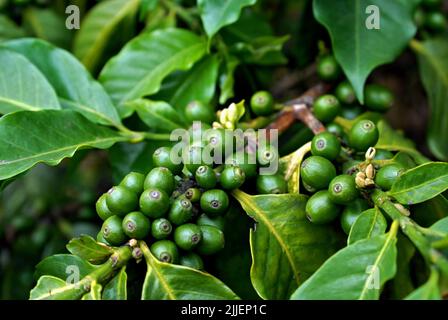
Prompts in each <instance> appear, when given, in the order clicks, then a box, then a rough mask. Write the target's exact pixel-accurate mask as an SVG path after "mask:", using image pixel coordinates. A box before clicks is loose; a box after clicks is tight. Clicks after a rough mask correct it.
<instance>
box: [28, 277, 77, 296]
mask: <svg viewBox="0 0 448 320" xmlns="http://www.w3.org/2000/svg"><path fill="white" fill-rule="evenodd" d="M84 293H85V289H84V288H83V287H82V286H78V285H77V284H67V283H66V282H65V281H64V280H61V279H59V278H55V277H52V276H42V277H41V278H40V279H39V281H38V282H37V285H36V286H35V287H34V288H33V289H32V290H31V292H30V300H78V299H79V298H81V297H82V296H83V294H84Z"/></svg>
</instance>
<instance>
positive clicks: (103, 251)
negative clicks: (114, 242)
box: [66, 235, 113, 264]
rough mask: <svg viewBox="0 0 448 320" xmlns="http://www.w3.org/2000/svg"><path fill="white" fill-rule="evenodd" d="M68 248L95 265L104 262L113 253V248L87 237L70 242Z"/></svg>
mask: <svg viewBox="0 0 448 320" xmlns="http://www.w3.org/2000/svg"><path fill="white" fill-rule="evenodd" d="M66 247H67V250H68V251H70V253H72V254H74V255H77V256H78V257H80V258H82V259H84V260H87V261H89V262H90V263H93V264H99V263H102V262H104V261H105V260H106V259H107V258H108V257H109V256H110V255H111V254H112V253H113V249H112V248H111V247H109V246H107V245H105V244H103V243H100V242H96V240H94V239H93V238H92V237H90V236H86V235H83V236H81V237H79V238H74V239H72V240H70V242H69V243H68V244H67V246H66Z"/></svg>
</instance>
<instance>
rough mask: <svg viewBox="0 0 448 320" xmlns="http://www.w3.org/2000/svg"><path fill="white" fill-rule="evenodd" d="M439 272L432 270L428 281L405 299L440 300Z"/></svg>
mask: <svg viewBox="0 0 448 320" xmlns="http://www.w3.org/2000/svg"><path fill="white" fill-rule="evenodd" d="M441 299H442V296H441V294H440V289H439V272H438V271H437V269H435V268H432V269H431V274H430V276H429V279H428V281H427V282H426V283H425V284H423V285H422V286H421V287H419V288H417V289H416V290H415V291H413V292H411V294H409V295H408V296H407V297H406V300H441Z"/></svg>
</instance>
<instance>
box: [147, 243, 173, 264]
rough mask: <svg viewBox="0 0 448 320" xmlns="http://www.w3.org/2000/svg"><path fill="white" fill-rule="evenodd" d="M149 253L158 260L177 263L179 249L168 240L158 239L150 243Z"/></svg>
mask: <svg viewBox="0 0 448 320" xmlns="http://www.w3.org/2000/svg"><path fill="white" fill-rule="evenodd" d="M150 250H151V253H152V254H153V255H154V257H156V259H158V260H159V261H162V262H166V263H177V262H178V260H179V250H178V249H177V246H176V244H175V243H174V242H173V241H170V240H159V241H156V242H154V243H153V244H152V245H151V248H150Z"/></svg>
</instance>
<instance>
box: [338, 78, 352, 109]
mask: <svg viewBox="0 0 448 320" xmlns="http://www.w3.org/2000/svg"><path fill="white" fill-rule="evenodd" d="M335 95H336V98H338V100H339V101H340V102H341V103H343V104H353V103H355V101H356V93H355V90H354V89H353V86H352V85H351V84H350V82H348V81H343V82H341V83H340V84H339V85H338V86H337V87H336V90H335Z"/></svg>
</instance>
